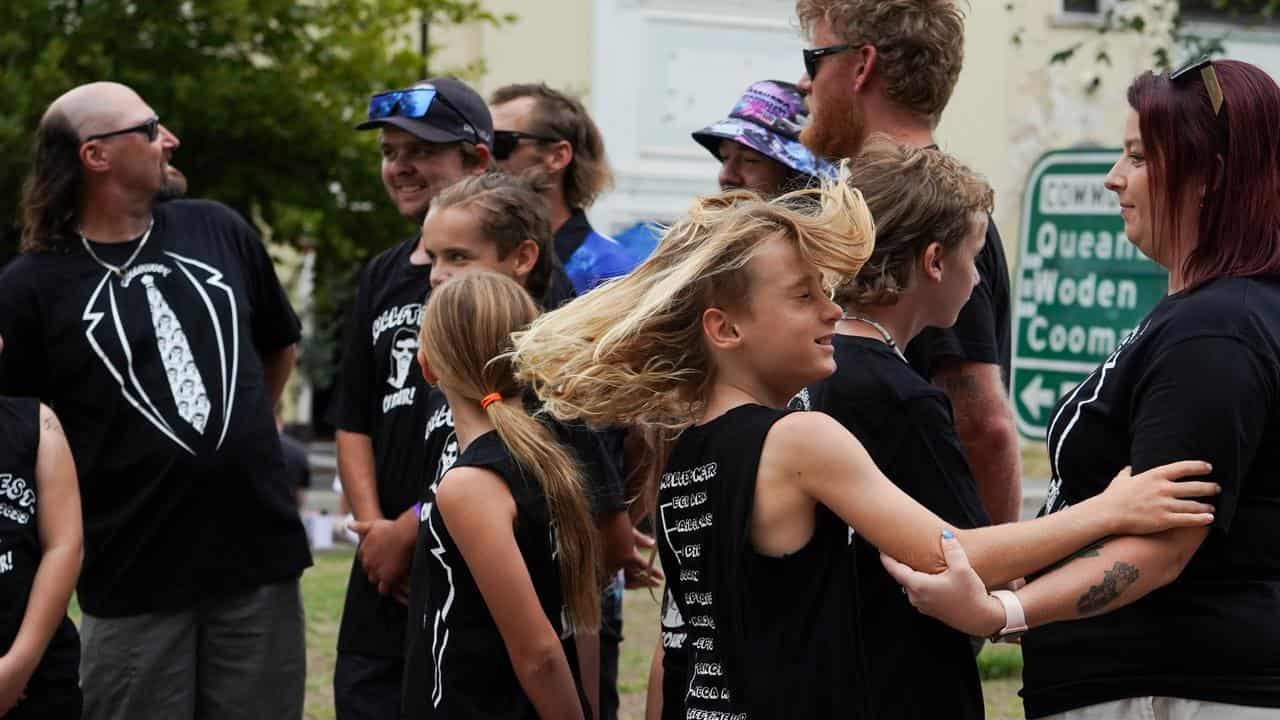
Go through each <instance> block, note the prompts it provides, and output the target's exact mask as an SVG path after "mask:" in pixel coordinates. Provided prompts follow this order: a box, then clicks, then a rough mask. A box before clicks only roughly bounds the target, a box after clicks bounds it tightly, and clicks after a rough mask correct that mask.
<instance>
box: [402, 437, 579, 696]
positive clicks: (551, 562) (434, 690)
mask: <svg viewBox="0 0 1280 720" xmlns="http://www.w3.org/2000/svg"><path fill="white" fill-rule="evenodd" d="M453 467H454V468H458V467H477V468H484V469H486V470H490V471H492V472H494V473H496V474H497V475H498V476H499V477H500V478H502V481H503V482H504V483H505V484H506V485H507V488H508V489H510V491H511V496H512V498H513V499H514V500H515V505H516V521H515V539H516V545H517V546H518V547H519V548H520V554H521V556H522V557H523V558H524V564H525V567H527V568H528V570H529V577H530V579H531V580H532V581H533V587H534V590H535V591H536V593H537V596H538V601H539V603H541V605H542V610H543V612H544V613H545V614H546V616H547V619H548V620H549V621H550V622H551V625H552V627H554V628H555V630H556V632H558V633H561V635H562V636H563V635H564V632H563V627H564V625H563V623H562V618H563V613H564V599H563V597H562V595H561V592H560V567H559V564H558V562H557V560H556V558H555V545H554V538H553V534H552V533H553V530H552V527H551V516H550V511H549V509H548V507H547V499H546V496H545V494H544V493H543V492H542V487H541V486H540V485H539V484H538V481H537V480H536V479H535V478H534V477H533V476H531V475H529V474H528V473H526V472H525V471H524V470H523V469H522V468H521V467H520V466H519V465H518V464H517V463H516V462H515V460H514V459H513V458H512V457H511V454H510V452H509V451H508V450H507V448H506V446H505V445H503V444H502V440H501V438H499V437H498V433H497V432H494V431H490V432H488V433H485V434H484V435H481V436H480V437H478V438H476V439H475V440H474V441H473V442H472V443H471V445H470V446H468V447H467V449H466V450H465V451H463V452H462V454H461V455H460V456H459V457H458V459H457V462H455V463H454V465H453ZM422 526H423V528H424V534H425V536H426V538H425V539H426V542H427V546H428V548H427V553H426V557H425V561H424V563H423V565H422V567H421V568H420V570H421V572H422V573H423V574H424V575H425V576H426V583H425V589H426V594H425V603H424V606H423V618H424V621H425V625H426V627H425V628H424V634H425V635H427V637H428V638H429V645H428V648H429V652H427V653H426V657H425V660H426V664H425V665H424V666H423V667H422V668H421V672H420V673H419V674H416V675H415V676H414V678H413V680H412V681H411V682H406V683H405V691H404V692H405V694H406V696H409V695H416V696H419V697H418V698H417V699H416V702H415V703H414V706H415V707H416V710H415V711H414V712H413V713H412V714H411V715H407V716H408V717H414V718H485V719H486V720H489V719H493V718H527V719H529V720H536V718H537V717H538V713H537V711H536V710H535V709H534V707H533V703H532V702H531V701H530V700H529V697H528V696H527V695H526V694H525V692H524V689H523V688H522V687H521V686H520V681H519V679H518V678H517V676H516V673H515V669H514V668H513V667H512V666H511V659H510V655H509V653H508V652H507V647H506V644H505V643H504V642H503V640H502V635H501V634H500V633H499V632H498V626H497V624H496V623H495V622H494V619H493V615H492V614H491V613H490V612H489V606H488V604H487V603H486V602H485V599H484V595H483V594H481V592H480V589H479V588H478V587H477V586H476V582H475V578H474V577H473V576H472V574H471V571H470V569H469V568H468V567H467V564H466V562H465V561H464V558H463V557H462V554H461V553H460V552H459V551H458V547H457V545H456V544H454V541H453V537H452V536H451V535H450V534H449V529H448V527H447V526H446V524H445V522H444V518H443V517H442V516H441V514H440V509H439V508H438V507H437V506H436V504H435V502H434V499H433V500H432V501H430V502H426V503H424V504H423V506H422ZM417 570H419V568H415V571H417ZM569 667H570V668H571V670H573V671H575V676H576V669H577V660H576V657H574V656H573V655H570V656H569Z"/></svg>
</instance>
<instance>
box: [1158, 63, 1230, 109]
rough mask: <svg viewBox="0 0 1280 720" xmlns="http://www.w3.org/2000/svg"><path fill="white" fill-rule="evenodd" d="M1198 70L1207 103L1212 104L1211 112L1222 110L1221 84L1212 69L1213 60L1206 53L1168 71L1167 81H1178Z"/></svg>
mask: <svg viewBox="0 0 1280 720" xmlns="http://www.w3.org/2000/svg"><path fill="white" fill-rule="evenodd" d="M1197 70H1199V71H1200V79H1201V80H1202V81H1204V90H1205V92H1206V93H1207V94H1208V95H1209V103H1210V104H1211V105H1213V114H1214V115H1217V114H1218V113H1220V112H1221V111H1222V100H1223V95H1222V85H1220V84H1219V83H1218V72H1217V71H1216V70H1214V69H1213V61H1212V60H1210V59H1209V56H1208V55H1205V56H1204V57H1201V58H1200V59H1198V60H1191V61H1188V62H1187V63H1186V64H1184V65H1183V66H1182V67H1180V68H1178V69H1177V70H1174V71H1172V72H1170V73H1169V82H1178V81H1179V80H1181V79H1182V78H1184V77H1186V76H1187V75H1190V74H1191V73H1193V72H1195V71H1197Z"/></svg>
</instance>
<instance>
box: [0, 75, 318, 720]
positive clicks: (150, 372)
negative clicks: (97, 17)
mask: <svg viewBox="0 0 1280 720" xmlns="http://www.w3.org/2000/svg"><path fill="white" fill-rule="evenodd" d="M177 147H178V138H177V137H176V136H175V135H174V134H173V133H172V132H170V131H169V130H168V129H167V128H166V127H165V126H164V125H163V124H162V123H161V122H160V120H159V118H158V117H157V116H156V113H155V111H153V110H152V109H151V108H150V107H149V106H148V105H147V103H146V102H144V101H143V99H142V98H141V97H139V96H138V95H137V93H135V92H134V91H133V90H131V89H129V88H128V87H125V86H123V85H118V84H115V83H93V84H90V85H84V86H81V87H78V88H75V89H73V90H71V91H69V92H67V93H66V94H64V95H62V96H61V97H60V98H58V99H57V100H56V101H55V102H54V103H53V104H52V105H51V106H50V107H49V109H48V110H47V111H46V113H45V115H44V117H43V118H42V119H41V121H40V124H39V126H38V128H37V129H36V137H35V159H34V164H33V167H32V170H31V173H30V175H29V177H28V179H27V184H26V188H25V192H24V195H23V200H22V210H23V221H24V228H23V235H22V238H23V254H22V255H20V256H19V257H18V258H17V259H16V260H14V261H13V263H12V264H11V265H10V266H9V267H8V268H7V269H6V271H5V273H4V274H3V275H0V333H2V334H3V335H4V337H5V339H6V340H7V341H9V342H8V345H9V348H8V350H6V352H5V354H4V361H3V366H2V367H0V393H3V394H10V395H12V394H18V395H24V396H37V397H39V398H40V399H41V400H42V401H43V402H44V403H45V404H47V405H49V406H50V407H52V408H55V409H56V412H57V413H58V415H59V417H60V418H61V420H62V423H63V426H64V427H65V430H66V436H67V439H68V441H69V443H70V446H71V449H72V451H73V454H74V457H75V462H76V465H77V470H78V474H79V478H80V488H81V497H82V504H83V511H84V525H85V544H84V547H85V558H84V567H83V571H82V573H81V576H80V580H79V584H78V597H79V603H80V607H81V608H82V609H83V613H84V617H83V621H82V623H81V636H82V639H83V649H82V653H83V654H82V657H81V662H80V673H81V684H82V687H83V690H84V699H85V707H84V717H86V718H91V719H94V720H96V719H99V718H111V719H116V718H119V719H124V718H128V719H130V720H132V719H134V718H143V719H146V718H165V719H166V720H167V719H169V718H177V719H179V720H181V719H182V718H196V717H218V718H258V717H273V718H274V717H279V718H301V716H302V698H303V691H304V684H305V661H306V651H305V634H304V628H303V618H302V603H301V597H300V593H299V588H298V578H299V575H300V574H301V572H302V570H303V569H304V568H305V567H306V566H308V565H309V564H310V561H311V558H310V555H309V552H308V549H307V540H306V535H305V533H304V532H303V529H302V524H301V522H300V521H299V519H298V513H297V509H296V508H295V507H294V506H293V498H292V488H290V487H288V485H287V484H286V481H285V479H284V477H283V476H282V474H281V472H280V467H281V463H282V460H281V451H280V445H279V443H278V442H276V441H275V440H274V438H275V432H274V418H273V413H272V410H273V406H274V405H275V403H276V401H277V400H278V399H279V396H280V393H281V392H282V391H283V389H284V384H285V380H286V379H287V378H288V376H289V373H290V372H291V370H292V368H293V360H294V344H295V343H296V342H297V340H298V338H299V323H298V319H297V317H296V316H295V315H294V312H293V310H292V308H291V307H290V305H289V301H288V299H287V297H286V296H285V293H284V291H283V290H282V289H281V287H280V283H279V281H278V280H277V278H276V274H275V271H274V270H273V268H272V265H271V260H270V258H269V257H268V255H267V252H266V249H265V248H264V247H263V245H262V242H261V241H260V240H259V239H258V237H257V235H256V233H255V232H254V231H253V229H252V228H251V227H250V226H249V225H248V224H247V223H246V222H245V221H244V220H243V219H242V218H241V217H240V216H239V215H237V214H236V213H234V212H232V211H231V210H229V209H228V208H226V207H224V206H222V205H218V204H216V203H212V202H206V201H198V200H173V201H171V202H166V203H163V204H157V195H158V194H159V193H160V191H161V190H162V188H163V187H164V185H165V182H166V177H167V175H168V171H169V164H168V163H169V157H170V156H171V155H172V153H173V151H174V150H175V149H177ZM21 707H22V706H21V704H19V705H18V709H19V710H21Z"/></svg>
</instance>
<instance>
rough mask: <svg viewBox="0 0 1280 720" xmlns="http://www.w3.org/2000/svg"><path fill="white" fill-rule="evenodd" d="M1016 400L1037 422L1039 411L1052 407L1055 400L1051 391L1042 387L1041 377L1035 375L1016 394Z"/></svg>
mask: <svg viewBox="0 0 1280 720" xmlns="http://www.w3.org/2000/svg"><path fill="white" fill-rule="evenodd" d="M1018 399H1019V400H1021V401H1022V405H1023V407H1025V408H1026V409H1028V410H1030V411H1031V417H1032V418H1033V419H1035V420H1039V419H1040V411H1041V410H1043V409H1045V408H1051V407H1053V403H1054V401H1055V400H1056V399H1057V398H1055V397H1054V394H1053V390H1051V389H1049V388H1047V387H1045V386H1044V378H1043V376H1041V375H1038V374H1037V375H1034V376H1032V378H1031V382H1029V383H1027V386H1026V387H1024V388H1022V392H1020V393H1018Z"/></svg>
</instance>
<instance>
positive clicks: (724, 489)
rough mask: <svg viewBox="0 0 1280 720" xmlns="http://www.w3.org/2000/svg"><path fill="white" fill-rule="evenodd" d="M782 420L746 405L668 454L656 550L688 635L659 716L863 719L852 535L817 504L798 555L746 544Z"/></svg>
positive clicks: (691, 433)
mask: <svg viewBox="0 0 1280 720" xmlns="http://www.w3.org/2000/svg"><path fill="white" fill-rule="evenodd" d="M786 413H787V411H785V410H775V409H773V408H767V407H763V406H760V405H743V406H741V407H737V408H734V409H732V410H730V411H729V412H727V413H725V414H724V415H721V416H720V417H717V418H715V419H713V420H711V421H709V422H707V423H706V424H704V425H699V426H694V427H690V428H688V429H687V430H685V431H684V432H683V433H682V434H681V436H680V438H679V440H678V441H677V442H676V444H675V447H674V448H672V451H671V456H670V458H669V460H668V461H667V465H666V468H665V469H664V471H663V474H662V478H661V480H660V482H659V486H658V510H657V517H658V533H657V535H658V550H659V552H660V553H661V555H662V566H663V568H664V569H665V570H666V574H667V586H668V590H669V592H670V594H671V596H672V597H673V598H674V599H675V602H676V605H677V607H678V609H679V611H680V614H681V616H682V617H683V620H684V627H685V632H687V633H688V635H687V637H686V638H685V640H684V643H685V650H686V653H687V660H686V662H685V677H684V682H683V683H677V682H675V680H674V679H672V681H671V682H664V683H663V690H664V697H663V700H662V702H663V708H664V716H668V717H669V715H667V713H668V712H669V711H670V710H672V709H675V708H683V709H684V715H683V716H684V717H685V718H688V719H689V720H696V719H697V718H713V717H718V718H729V717H741V718H744V719H745V718H761V719H763V718H793V717H797V718H798V717H804V718H809V717H814V718H816V717H842V716H844V717H849V716H853V717H861V716H862V715H861V711H862V707H861V704H860V703H861V700H860V698H859V695H858V689H857V688H856V687H855V685H856V681H857V678H858V673H859V672H860V667H859V665H860V661H859V655H858V653H859V648H858V642H857V629H856V609H855V602H856V598H855V590H854V581H855V568H854V562H855V560H854V555H853V553H851V552H850V551H849V542H850V540H851V534H850V531H849V528H848V526H847V525H845V524H844V522H842V521H841V520H840V519H839V518H837V517H836V516H835V515H834V514H832V513H831V512H830V511H829V510H827V509H826V508H825V507H822V506H818V507H817V508H816V510H815V512H816V517H815V524H814V532H813V537H812V538H811V539H810V540H809V542H808V543H807V544H806V545H805V546H804V547H803V548H801V549H799V550H797V551H796V552H794V553H792V554H790V555H787V556H785V557H769V556H765V555H761V554H759V553H756V552H755V551H754V550H753V549H752V547H751V543H750V525H751V513H752V506H753V504H754V501H755V488H756V475H757V472H758V469H759V466H760V456H761V452H762V450H763V448H764V441H765V438H766V437H767V436H768V434H769V430H770V429H771V428H772V427H773V424H774V423H775V422H777V421H778V420H779V419H781V418H782V417H783V416H784V415H786ZM668 667H672V666H664V668H668ZM672 690H674V691H675V692H676V693H677V694H676V695H674V696H672V695H670V694H668V693H670V692H672Z"/></svg>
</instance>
